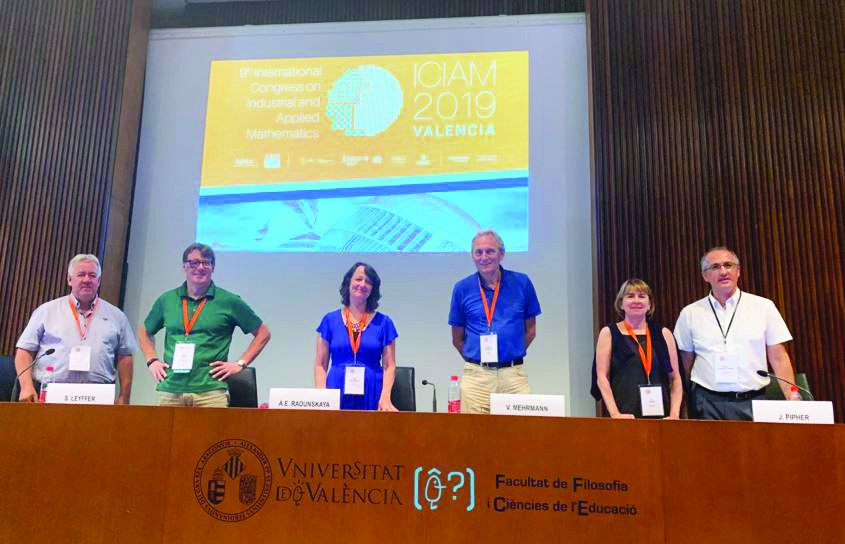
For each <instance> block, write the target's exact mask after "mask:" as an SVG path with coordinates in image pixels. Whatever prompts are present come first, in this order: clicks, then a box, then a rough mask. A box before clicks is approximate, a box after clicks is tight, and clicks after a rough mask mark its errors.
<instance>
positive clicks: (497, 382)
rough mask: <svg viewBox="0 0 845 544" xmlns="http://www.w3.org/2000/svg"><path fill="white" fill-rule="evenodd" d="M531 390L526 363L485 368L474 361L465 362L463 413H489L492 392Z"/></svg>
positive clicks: (525, 391) (528, 391)
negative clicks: (526, 372)
mask: <svg viewBox="0 0 845 544" xmlns="http://www.w3.org/2000/svg"><path fill="white" fill-rule="evenodd" d="M530 392H531V387H530V386H529V385H528V377H527V376H526V374H525V365H517V366H510V367H506V368H485V367H482V366H480V365H476V364H474V363H464V377H463V379H462V380H461V413H462V414H489V413H490V393H523V394H527V393H530Z"/></svg>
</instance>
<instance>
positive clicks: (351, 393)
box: [314, 263, 399, 412]
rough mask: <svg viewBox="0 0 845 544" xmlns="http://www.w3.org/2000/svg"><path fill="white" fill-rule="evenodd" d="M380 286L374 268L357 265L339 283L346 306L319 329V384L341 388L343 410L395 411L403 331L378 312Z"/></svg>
mask: <svg viewBox="0 0 845 544" xmlns="http://www.w3.org/2000/svg"><path fill="white" fill-rule="evenodd" d="M380 286H381V279H379V277H378V274H376V271H375V270H374V269H373V267H371V266H370V265H368V264H365V263H355V264H354V265H353V266H352V268H350V269H349V270H348V271H347V272H346V274H345V275H344V276H343V281H342V282H341V284H340V299H341V303H342V304H343V307H342V308H340V309H339V310H335V311H333V312H329V313H327V314H326V315H325V316H324V317H323V320H322V321H321V322H320V326H319V327H317V333H318V335H317V357H316V360H315V363H314V381H315V383H316V385H317V387H319V388H328V389H340V408H341V409H343V410H380V411H385V412H395V411H396V408H395V407H394V406H393V403H392V402H390V392H391V390H392V389H393V379H394V376H395V374H396V337H397V336H399V335H398V334H397V333H396V327H394V326H393V321H391V319H390V318H389V317H387V316H386V315H384V314H382V313H379V312H377V311H376V309H377V308H378V301H379V299H380V298H381V293H380V292H379V287H380ZM329 361H331V367H330V366H329Z"/></svg>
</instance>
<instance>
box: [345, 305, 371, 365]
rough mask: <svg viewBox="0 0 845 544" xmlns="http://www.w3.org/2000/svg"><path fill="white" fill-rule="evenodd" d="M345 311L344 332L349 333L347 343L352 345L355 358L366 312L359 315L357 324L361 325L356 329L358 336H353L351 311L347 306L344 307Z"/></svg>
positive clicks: (362, 332) (365, 319) (364, 323)
mask: <svg viewBox="0 0 845 544" xmlns="http://www.w3.org/2000/svg"><path fill="white" fill-rule="evenodd" d="M345 312H346V332H348V333H349V345H350V346H351V347H352V354H353V355H355V358H356V359H357V358H358V348H360V347H361V336H362V335H363V334H364V327H366V326H367V314H366V313H364V315H362V316H361V321H360V322H359V326H360V327H361V328H360V329H358V338H355V335H354V334H353V331H352V313H351V312H350V311H349V308H346V309H345Z"/></svg>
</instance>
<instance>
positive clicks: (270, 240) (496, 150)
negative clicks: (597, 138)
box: [197, 52, 529, 252]
mask: <svg viewBox="0 0 845 544" xmlns="http://www.w3.org/2000/svg"><path fill="white" fill-rule="evenodd" d="M527 71H528V55H527V53H526V52H503V53H472V54H449V55H405V56H389V57H357V58H332V59H284V60H282V59H273V60H261V61H215V62H213V63H212V69H211V77H210V81H209V100H208V114H207V119H206V138H205V147H204V154H203V171H202V180H201V185H200V198H199V209H198V221H197V239H199V240H204V241H207V242H208V243H210V244H211V245H212V246H213V247H215V249H218V250H222V251H226V250H230V251H268V252H274V251H277V252H293V251H302V252H304V251H315V252H464V251H468V250H469V242H470V240H471V239H472V236H473V235H474V234H475V233H476V232H477V231H478V230H479V229H481V228H488V227H491V228H495V229H496V230H498V231H499V232H501V233H502V234H503V235H504V236H505V239H506V240H508V251H525V250H527V248H528V179H529V178H528V107H527V95H528V93H527V81H528V77H527Z"/></svg>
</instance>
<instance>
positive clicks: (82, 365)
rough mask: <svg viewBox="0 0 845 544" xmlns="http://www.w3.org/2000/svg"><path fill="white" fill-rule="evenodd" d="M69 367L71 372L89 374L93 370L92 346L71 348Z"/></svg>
mask: <svg viewBox="0 0 845 544" xmlns="http://www.w3.org/2000/svg"><path fill="white" fill-rule="evenodd" d="M68 367H69V368H70V370H76V371H80V372H89V371H90V370H91V346H74V347H72V348H70V359H69V360H68Z"/></svg>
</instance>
